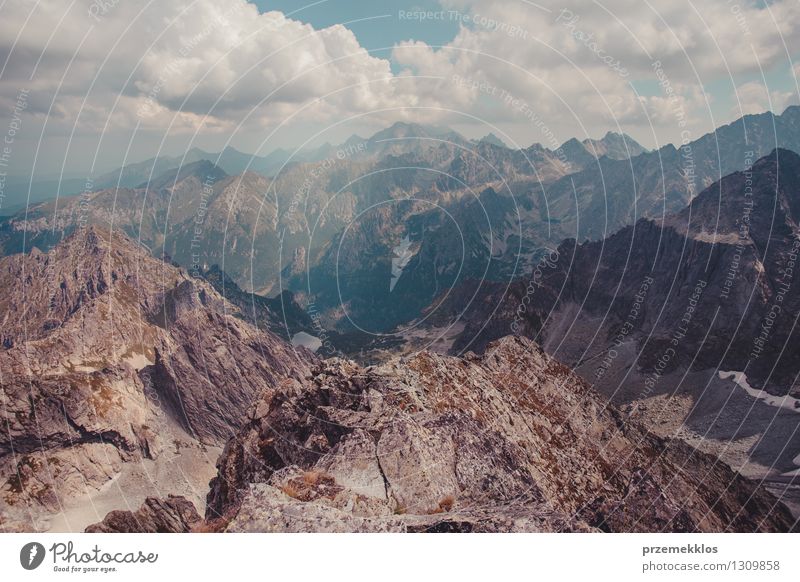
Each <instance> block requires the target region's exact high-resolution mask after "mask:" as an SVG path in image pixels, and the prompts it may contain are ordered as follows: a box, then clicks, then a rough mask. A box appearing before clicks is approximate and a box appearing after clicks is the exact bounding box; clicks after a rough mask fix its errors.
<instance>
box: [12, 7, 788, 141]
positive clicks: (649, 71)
mask: <svg viewBox="0 0 800 582" xmlns="http://www.w3.org/2000/svg"><path fill="white" fill-rule="evenodd" d="M441 3H442V10H443V11H444V12H443V16H442V18H444V19H447V20H452V21H457V22H458V25H459V30H458V33H457V35H456V36H455V38H453V39H452V40H451V41H450V42H449V43H447V44H446V46H444V47H431V46H428V45H427V44H425V43H423V42H420V41H418V40H414V38H415V37H416V36H418V35H416V34H415V31H417V30H418V28H417V27H423V26H435V25H436V23H435V22H422V21H419V22H415V21H414V20H413V17H412V18H410V19H407V22H406V24H407V25H408V40H407V41H403V42H398V43H397V44H396V46H395V48H394V50H393V52H392V54H391V60H389V59H388V58H379V57H377V56H374V55H371V54H369V52H368V51H366V50H365V49H364V48H363V47H362V46H361V45H360V44H359V41H358V39H357V38H356V37H355V36H354V34H353V33H352V32H351V31H350V30H348V29H347V28H346V27H344V26H341V25H335V26H331V27H329V28H324V29H321V30H316V29H314V28H313V27H312V26H310V25H309V24H305V23H302V22H299V21H297V20H293V19H291V18H287V17H286V16H285V15H283V14H281V13H279V12H267V13H263V14H259V12H258V11H257V9H256V7H255V6H254V5H252V4H249V3H247V2H245V0H231V1H230V2H224V3H221V2H217V1H214V0H195V1H193V2H186V1H184V0H159V1H158V2H152V3H149V4H142V3H135V2H126V1H114V0H105V1H103V2H101V1H100V0H77V1H76V2H74V3H65V2H61V1H60V0H42V1H39V2H36V3H33V2H30V1H28V0H7V1H6V2H5V3H4V4H3V6H2V9H1V10H0V12H2V18H0V35H2V36H0V39H1V40H0V62H5V66H4V68H3V69H2V73H1V74H0V100H2V102H3V103H0V105H3V106H5V105H6V104H7V103H10V102H11V101H12V100H13V99H14V98H15V96H16V94H17V92H18V90H19V88H20V87H23V86H24V87H26V88H29V89H30V92H31V97H30V100H29V101H30V112H31V113H32V114H34V115H39V116H40V117H42V118H44V117H45V116H48V124H49V126H50V130H51V131H53V130H55V128H62V129H63V130H64V131H71V130H72V128H73V126H74V127H75V128H77V131H85V132H90V133H91V132H98V131H107V130H109V129H114V128H131V127H134V126H139V127H143V128H161V129H166V128H170V130H171V131H182V130H183V131H212V132H213V131H217V132H225V131H231V130H233V129H234V128H236V127H238V126H239V125H240V124H243V126H245V127H248V128H266V127H273V126H275V125H276V124H280V123H282V122H284V121H285V120H287V119H292V118H293V116H297V118H298V119H302V120H303V121H304V122H309V121H310V122H322V123H325V122H331V121H337V120H340V119H343V118H346V117H348V116H358V115H360V114H370V115H371V118H373V119H375V118H377V121H389V120H393V119H397V118H407V119H414V120H416V121H443V122H450V123H453V122H458V121H461V122H464V120H465V119H468V116H475V117H478V118H481V119H485V120H487V122H490V123H514V122H518V121H520V107H514V106H511V107H509V103H514V102H518V101H520V100H521V101H524V102H525V103H526V104H528V105H529V107H530V108H535V110H536V113H537V115H540V116H544V117H548V118H549V119H551V120H553V121H552V125H553V126H554V127H556V128H558V126H561V127H563V128H564V130H563V132H561V133H563V137H568V136H569V135H573V134H574V135H580V134H582V133H590V128H592V127H595V128H596V127H605V128H609V129H611V128H614V126H615V125H617V124H619V125H625V126H626V128H625V129H630V128H631V127H632V126H633V127H636V126H639V127H643V128H648V127H650V125H653V126H663V127H669V126H674V125H675V111H676V109H682V110H684V111H685V115H686V116H687V119H689V120H692V121H697V122H698V123H700V122H701V121H702V119H703V118H704V117H707V115H708V114H707V109H708V107H709V106H710V105H709V104H710V103H712V102H713V101H714V99H713V96H709V95H708V94H706V93H705V92H704V90H703V86H704V85H705V84H706V83H708V82H710V81H713V80H716V79H720V78H721V79H726V78H729V79H731V80H732V82H734V83H736V84H738V85H739V87H738V93H739V95H740V100H741V101H742V106H743V107H744V108H746V112H747V111H752V110H755V109H757V108H764V107H765V106H768V101H769V100H768V99H767V97H770V98H771V99H772V103H773V107H774V108H776V109H779V108H780V106H781V105H785V104H788V103H791V102H793V100H794V99H795V96H794V95H793V93H791V91H789V90H787V89H786V88H783V89H781V90H780V91H774V92H773V93H771V94H768V93H767V92H766V90H765V89H763V88H761V89H759V87H757V86H754V85H753V84H751V83H744V84H743V83H741V82H740V81H738V80H736V79H737V77H739V76H740V75H747V74H751V73H753V72H756V71H761V70H769V69H770V68H772V67H774V66H776V64H779V63H781V62H785V61H786V60H787V59H788V58H789V57H790V56H791V54H789V52H788V51H789V50H790V49H791V47H797V46H800V4H799V3H798V2H796V0H776V1H775V2H771V3H766V4H760V3H759V5H755V4H753V3H749V2H742V3H741V4H734V3H731V2H729V1H728V0H706V1H704V2H703V3H702V4H700V3H698V2H696V1H695V0H679V1H677V2H676V1H675V0H649V1H647V2H642V1H641V0H605V1H603V2H596V3H586V2H580V3H579V2H566V3H563V2H558V3H556V2H549V1H546V0H545V1H542V2H537V3H533V2H527V1H518V2H502V3H499V2H488V1H479V0H442V2H441ZM395 16H396V17H398V18H399V16H398V15H395ZM378 25H379V24H376V26H378ZM392 61H393V62H392ZM656 63H657V64H658V65H657V66H656ZM393 65H394V66H395V69H394V70H393ZM398 68H399V71H398V70H397V69H398ZM657 69H658V70H661V71H662V72H663V73H662V76H663V77H664V78H666V85H668V86H669V92H668V91H666V90H665V86H666V85H665V83H664V79H663V78H662V79H660V80H659V78H658V76H657V74H656V70H657ZM642 82H650V83H651V85H652V86H653V87H655V89H654V90H650V91H649V92H648V91H642V90H641V87H642ZM654 83H655V84H654ZM452 111H456V112H463V113H464V115H460V114H458V113H453V112H452ZM375 112H378V113H377V114H376V113H375ZM523 121H524V120H523ZM570 128H571V129H570ZM533 139H534V140H535V139H536V136H535V135H533Z"/></svg>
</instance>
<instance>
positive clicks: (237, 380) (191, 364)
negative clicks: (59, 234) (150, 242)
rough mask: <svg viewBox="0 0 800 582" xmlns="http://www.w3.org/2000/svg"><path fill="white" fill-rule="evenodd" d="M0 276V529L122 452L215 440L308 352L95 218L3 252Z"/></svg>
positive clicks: (139, 454) (34, 512)
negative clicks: (32, 247)
mask: <svg viewBox="0 0 800 582" xmlns="http://www.w3.org/2000/svg"><path fill="white" fill-rule="evenodd" d="M0 288H2V289H3V290H4V293H3V294H2V296H0V312H1V313H2V314H3V315H2V317H3V327H2V334H3V339H4V342H3V343H4V346H5V349H3V350H2V351H0V370H2V377H0V386H2V396H3V407H2V409H1V410H0V415H2V423H3V430H2V432H0V518H2V520H3V524H2V525H3V528H4V529H18V528H21V529H29V528H30V527H32V525H31V524H32V522H35V521H37V520H38V518H37V517H36V516H38V515H46V514H48V513H55V512H60V511H63V509H64V508H65V506H68V505H70V504H71V503H72V502H74V501H75V500H76V499H77V498H79V497H82V496H86V495H89V494H91V493H92V492H94V491H97V490H98V489H99V488H100V487H101V486H102V485H103V484H106V483H108V482H109V481H111V480H112V479H114V478H115V477H117V476H118V475H119V473H120V470H121V468H122V466H123V465H125V464H127V463H131V462H139V461H142V460H159V459H166V458H169V457H171V456H172V455H174V454H175V453H174V451H176V450H177V451H180V450H181V449H182V448H187V447H189V448H195V449H198V450H201V449H203V448H204V447H206V446H221V445H222V444H224V443H225V441H226V440H227V439H228V438H229V437H230V436H231V435H232V434H234V432H235V431H236V429H237V428H238V427H239V425H240V424H241V422H242V420H243V419H244V416H245V412H246V410H247V408H248V406H249V405H250V404H251V402H252V401H253V399H254V397H255V396H256V395H258V394H259V393H260V392H262V391H263V390H265V389H266V388H268V387H270V386H273V385H275V384H277V383H278V382H279V381H280V380H282V379H283V378H285V377H287V376H292V375H295V376H296V377H297V378H302V377H304V376H305V375H306V374H307V373H308V362H310V361H312V360H313V356H312V355H311V354H310V353H308V352H306V351H305V350H303V349H300V350H299V351H295V350H294V349H293V348H292V347H291V346H289V345H288V344H286V343H285V342H283V341H282V340H280V339H279V338H277V337H276V336H274V335H272V334H271V333H269V332H267V331H264V330H259V329H257V328H256V327H254V326H253V325H251V324H250V323H248V322H247V321H245V320H244V318H243V317H241V315H240V314H239V312H238V309H237V308H235V307H234V306H232V305H231V304H230V303H228V302H227V301H225V300H224V299H223V298H222V297H221V296H220V295H219V294H218V293H217V292H216V291H215V290H214V288H213V287H212V286H211V285H209V284H208V283H206V282H205V281H203V280H201V279H196V278H193V277H190V276H189V275H188V274H187V273H186V271H184V270H181V269H179V268H177V267H174V266H173V265H170V264H167V263H165V262H163V261H159V260H156V259H154V258H153V257H152V256H151V255H150V254H149V253H148V252H147V250H146V249H143V248H141V247H139V246H138V245H136V244H135V243H134V242H133V241H131V240H130V239H127V238H126V237H125V236H123V235H120V234H117V233H114V234H110V233H109V232H108V231H104V230H102V229H98V228H95V227H87V228H86V229H84V230H80V231H77V232H76V233H75V234H73V235H72V236H70V237H69V238H67V239H65V240H64V241H63V242H62V243H61V244H59V245H58V246H56V247H55V248H54V249H53V250H52V251H50V252H49V253H41V252H38V251H34V252H33V253H31V254H28V255H13V256H10V257H7V258H4V259H2V260H0ZM165 455H166V456H165ZM176 470H177V469H176ZM15 524H17V525H15Z"/></svg>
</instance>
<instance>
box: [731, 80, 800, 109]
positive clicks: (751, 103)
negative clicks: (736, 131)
mask: <svg viewBox="0 0 800 582" xmlns="http://www.w3.org/2000/svg"><path fill="white" fill-rule="evenodd" d="M736 97H737V100H738V103H737V104H736V106H734V107H733V108H732V109H731V114H732V115H733V116H737V117H738V116H739V115H748V114H753V113H763V112H764V111H774V112H776V113H782V112H783V110H784V109H786V108H787V107H788V106H789V105H793V104H796V103H797V94H796V93H793V92H791V91H768V90H767V88H766V87H765V86H764V85H763V84H761V83H757V82H754V81H751V82H749V83H743V84H742V85H739V86H738V87H736Z"/></svg>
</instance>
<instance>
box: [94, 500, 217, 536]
mask: <svg viewBox="0 0 800 582" xmlns="http://www.w3.org/2000/svg"><path fill="white" fill-rule="evenodd" d="M202 521H203V518H202V517H200V514H199V513H197V509H196V508H195V506H194V504H192V502H191V501H188V500H187V499H186V498H185V497H176V496H174V495H170V496H168V497H167V498H166V499H157V498H155V497H148V498H147V499H145V502H144V504H143V505H142V506H141V507H140V508H139V509H137V510H136V511H112V512H110V513H109V514H108V515H107V516H106V517H105V519H103V521H101V522H100V523H95V524H92V525H90V526H89V527H87V528H86V533H186V532H189V531H191V530H192V528H194V527H197V526H199V525H200V524H201V523H202Z"/></svg>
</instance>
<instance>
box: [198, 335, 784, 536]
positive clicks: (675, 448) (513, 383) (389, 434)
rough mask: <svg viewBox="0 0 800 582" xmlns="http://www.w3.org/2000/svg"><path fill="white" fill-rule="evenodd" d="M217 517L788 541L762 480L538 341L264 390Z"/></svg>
mask: <svg viewBox="0 0 800 582" xmlns="http://www.w3.org/2000/svg"><path fill="white" fill-rule="evenodd" d="M218 470H219V474H218V476H217V477H216V478H215V479H214V480H213V481H212V483H211V491H210V493H209V496H208V505H207V510H206V520H207V521H208V523H209V524H210V526H211V527H212V528H216V529H218V530H227V531H588V530H595V529H600V530H608V531H788V530H790V529H791V528H792V526H793V523H794V520H793V518H792V517H791V515H790V513H789V512H788V510H787V509H786V508H785V507H784V506H783V505H781V504H780V503H779V502H778V501H777V500H776V499H775V498H774V497H773V496H772V495H771V494H769V493H767V492H766V491H764V490H762V489H761V488H759V487H758V486H757V485H756V483H754V482H751V481H749V480H747V479H744V478H742V477H741V476H739V475H737V474H736V473H734V472H733V471H732V470H730V469H729V468H728V467H727V466H726V465H724V464H722V463H718V462H716V460H715V459H714V458H713V457H710V456H708V455H706V454H703V453H700V452H698V451H697V450H694V449H693V448H691V447H689V446H688V445H686V444H685V443H683V442H681V441H671V440H667V439H662V438H659V437H657V436H655V435H653V434H650V433H649V432H647V431H646V430H644V429H643V428H642V427H640V426H639V425H637V424H635V423H632V422H627V421H625V420H623V418H622V416H621V415H620V414H619V413H618V412H617V411H616V410H614V409H613V408H607V407H605V406H604V405H602V404H601V403H600V400H599V399H598V398H597V397H596V395H595V394H594V393H593V392H592V391H591V390H590V389H589V387H588V385H587V384H586V383H585V382H584V381H582V380H581V379H580V378H578V377H577V376H576V375H575V374H573V373H572V372H570V371H569V369H567V368H566V367H565V366H563V365H561V364H560V363H558V362H556V361H555V360H553V359H552V358H550V357H549V356H547V355H546V354H545V353H544V352H543V351H542V350H541V349H540V348H539V347H538V346H537V345H536V344H534V343H533V342H531V341H530V340H524V339H519V338H512V337H508V338H504V339H502V340H500V341H498V342H497V343H494V344H492V345H491V346H489V348H488V349H487V351H486V353H485V354H484V355H483V356H475V355H468V356H466V357H465V358H464V359H458V358H453V357H448V356H440V355H435V354H431V353H428V352H422V353H420V354H418V355H416V356H414V357H412V358H410V359H408V360H399V359H396V360H393V361H391V362H389V363H387V364H384V365H381V366H378V367H370V368H366V369H364V368H360V367H358V366H357V365H356V364H354V363H352V362H349V361H345V360H339V359H333V360H326V361H324V362H321V363H320V364H319V365H318V366H317V367H316V368H315V369H314V371H313V374H312V375H311V376H310V377H309V378H306V379H303V380H302V381H300V380H297V379H289V380H286V381H285V382H283V383H282V384H280V385H278V386H274V387H271V388H268V389H266V390H265V391H264V392H263V393H262V394H261V396H260V398H259V399H258V401H257V402H256V403H255V404H254V405H253V407H252V408H251V410H250V413H249V420H248V422H247V423H246V424H245V425H244V426H243V428H242V430H241V431H240V432H239V434H238V435H237V436H236V437H234V438H233V439H231V441H229V442H228V444H227V445H226V447H225V451H224V453H223V454H222V456H221V457H220V460H219V462H218Z"/></svg>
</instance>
